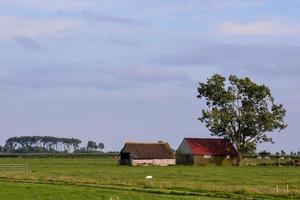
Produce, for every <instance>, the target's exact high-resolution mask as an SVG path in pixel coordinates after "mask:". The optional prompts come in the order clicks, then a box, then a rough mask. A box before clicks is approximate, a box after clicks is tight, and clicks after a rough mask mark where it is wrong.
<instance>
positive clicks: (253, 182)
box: [0, 157, 300, 200]
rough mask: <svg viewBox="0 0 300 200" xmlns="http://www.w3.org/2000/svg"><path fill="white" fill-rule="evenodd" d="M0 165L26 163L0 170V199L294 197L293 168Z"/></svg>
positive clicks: (74, 162)
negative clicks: (22, 168) (147, 178)
mask: <svg viewBox="0 0 300 200" xmlns="http://www.w3.org/2000/svg"><path fill="white" fill-rule="evenodd" d="M0 164H28V165H29V170H28V172H27V173H24V171H22V170H14V169H10V170H9V169H5V168H4V169H1V172H0V199H20V200H21V199H22V200H23V199H218V198H219V199H222V198H223V199H234V198H235V199H241V198H245V199H287V198H289V199H300V168H296V167H267V166H255V167H231V166H228V167H213V166H206V167H203V166H199V167H194V166H173V167H130V166H118V165H117V161H116V160H114V159H110V158H54V157H53V158H0ZM147 175H152V176H153V179H152V180H145V177H146V176H147ZM287 185H288V187H289V193H287V191H286V186H287ZM276 186H278V188H279V191H278V193H277V192H276Z"/></svg>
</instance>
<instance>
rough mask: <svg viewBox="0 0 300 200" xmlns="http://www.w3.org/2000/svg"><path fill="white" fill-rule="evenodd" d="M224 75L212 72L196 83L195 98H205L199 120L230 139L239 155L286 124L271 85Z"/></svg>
mask: <svg viewBox="0 0 300 200" xmlns="http://www.w3.org/2000/svg"><path fill="white" fill-rule="evenodd" d="M228 80H229V81H227V80H226V78H225V77H223V76H221V75H219V74H215V75H213V76H212V77H211V78H208V79H207V82H206V83H199V87H198V93H199V94H198V96H197V97H198V98H200V99H201V98H204V99H205V100H206V105H207V109H203V110H202V116H201V117H200V118H199V120H200V121H201V122H203V123H205V124H206V127H207V128H208V129H209V130H210V132H211V133H212V135H213V136H218V137H223V138H225V139H227V140H229V141H230V142H231V143H232V144H233V145H234V146H235V148H236V150H237V152H238V159H237V165H240V163H241V160H242V155H243V154H244V153H246V152H249V151H252V150H255V149H256V145H257V144H258V143H262V142H273V141H272V138H271V137H270V136H269V134H270V133H271V132H273V131H280V130H282V129H284V128H286V127H287V125H286V124H285V122H284V117H285V114H286V110H285V109H284V107H283V105H282V104H276V103H275V101H274V98H273V97H272V95H271V92H270V89H269V88H268V87H267V86H265V85H259V84H256V83H254V82H252V81H251V80H250V79H249V78H238V77H236V76H234V75H231V76H230V77H229V79H228Z"/></svg>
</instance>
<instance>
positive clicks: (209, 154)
mask: <svg viewBox="0 0 300 200" xmlns="http://www.w3.org/2000/svg"><path fill="white" fill-rule="evenodd" d="M236 158H237V152H236V150H235V148H234V147H233V146H232V144H230V143H229V142H228V141H227V140H225V139H215V138H184V139H183V141H182V142H181V144H180V146H179V147H178V149H177V151H176V162H177V163H178V164H193V165H209V164H211V165H222V164H230V165H232V164H234V163H235V162H236Z"/></svg>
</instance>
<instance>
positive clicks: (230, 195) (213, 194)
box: [0, 178, 294, 200]
mask: <svg viewBox="0 0 300 200" xmlns="http://www.w3.org/2000/svg"><path fill="white" fill-rule="evenodd" d="M0 182H2V183H5V182H10V183H24V184H39V185H56V186H77V187H84V188H98V189H106V190H116V191H130V192H139V193H148V194H156V195H174V196H178V197H180V198H181V197H184V196H186V197H188V196H189V197H195V198H196V197H208V198H214V199H216V198H217V199H223V198H224V199H253V200H254V199H255V200H263V199H269V200H278V199H287V198H288V197H287V196H272V195H253V194H236V193H224V192H216V191H203V192H199V191H198V192H190V191H180V190H166V189H151V188H135V187H125V186H114V185H97V184H85V183H84V184H83V183H70V182H59V181H34V180H17V179H6V178H0ZM0 194H1V193H0ZM291 199H294V198H293V197H291Z"/></svg>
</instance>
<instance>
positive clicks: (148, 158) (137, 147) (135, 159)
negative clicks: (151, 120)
mask: <svg viewBox="0 0 300 200" xmlns="http://www.w3.org/2000/svg"><path fill="white" fill-rule="evenodd" d="M120 164H121V165H159V166H168V165H175V157H174V153H173V151H172V149H171V147H170V145H169V144H168V143H133V142H127V143H125V145H124V147H123V148H122V150H121V152H120Z"/></svg>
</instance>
